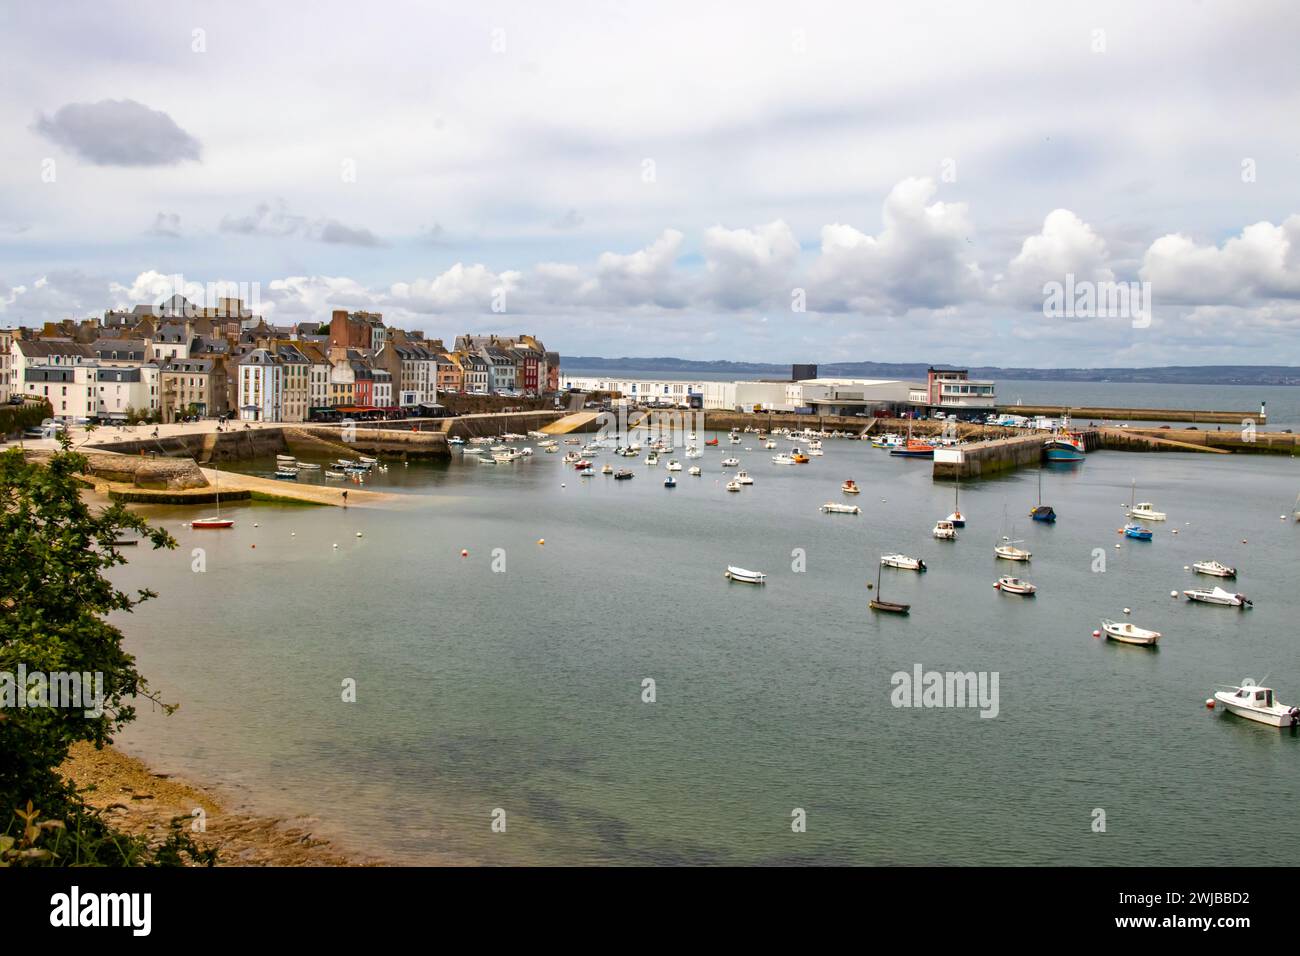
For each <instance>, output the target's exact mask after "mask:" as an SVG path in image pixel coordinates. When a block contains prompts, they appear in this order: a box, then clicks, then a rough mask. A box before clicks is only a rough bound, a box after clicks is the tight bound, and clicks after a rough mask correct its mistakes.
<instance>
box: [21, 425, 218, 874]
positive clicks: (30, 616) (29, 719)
mask: <svg viewBox="0 0 1300 956" xmlns="http://www.w3.org/2000/svg"><path fill="white" fill-rule="evenodd" d="M60 442H61V444H62V450H61V451H59V452H56V453H55V454H54V455H53V456H51V457H50V458H49V459H48V460H47V461H45V462H44V463H43V464H39V465H38V464H34V463H31V462H28V461H27V460H26V458H25V457H24V456H23V453H22V451H21V450H19V449H10V450H8V451H5V452H2V453H0V672H4V673H5V674H7V675H17V673H18V672H19V667H20V665H21V666H22V667H23V668H25V670H26V672H27V673H28V674H33V673H41V674H47V675H48V674H56V673H74V672H75V673H79V674H82V673H86V674H92V675H102V678H103V685H102V695H103V704H102V706H103V711H102V713H101V714H100V715H99V716H86V713H85V711H86V708H85V707H76V708H70V707H57V706H25V707H14V706H12V705H11V704H10V702H6V706H4V707H3V708H0V754H3V758H4V759H2V760H0V821H5V822H3V823H0V864H5V865H11V864H19V865H22V864H29V865H30V864H35V865H47V866H48V865H54V866H60V865H63V866H66V865H73V864H77V865H87V864H92V865H93V864H103V865H144V864H150V863H167V862H171V861H172V859H173V857H177V856H178V854H180V853H181V852H189V853H190V855H191V858H193V859H195V860H198V861H206V860H205V858H204V857H203V856H202V851H199V850H198V849H197V848H196V847H195V846H194V845H193V844H192V843H191V842H189V838H188V836H187V835H184V834H181V833H180V832H179V830H175V831H174V832H173V839H172V840H169V842H168V844H167V845H165V849H167V853H166V854H163V853H162V851H161V850H160V851H159V852H158V853H150V852H149V851H148V850H147V848H146V846H145V844H144V843H143V842H142V841H140V840H139V839H136V838H132V837H128V836H125V835H123V834H119V833H115V832H114V831H113V830H112V828H111V827H110V826H109V825H108V824H107V823H106V822H105V821H104V820H103V819H102V818H101V817H100V814H99V813H98V812H97V811H95V810H94V809H92V808H90V807H89V806H87V805H86V803H85V802H84V801H83V800H82V798H81V797H80V795H79V794H78V793H77V792H76V791H75V789H74V788H73V787H72V786H71V785H70V784H69V783H68V782H67V781H66V780H65V779H64V778H63V777H62V776H60V774H59V773H58V768H59V766H60V765H61V764H62V763H63V761H64V760H65V759H66V758H67V756H68V750H69V748H70V747H71V745H72V744H73V743H75V742H77V741H90V742H91V743H93V744H94V745H95V746H96V747H102V746H103V745H104V744H106V743H111V742H112V738H113V734H114V733H116V732H117V731H118V730H120V729H121V728H122V727H124V726H125V725H126V724H128V723H130V722H131V721H132V720H134V719H135V709H134V707H133V706H132V705H131V703H130V701H131V700H132V699H133V698H143V699H148V700H153V701H155V702H157V703H159V704H160V705H162V706H163V707H164V708H166V709H167V710H168V711H169V712H170V711H171V710H174V709H175V708H174V707H171V706H170V705H166V704H163V703H162V701H159V700H158V698H157V697H156V695H154V694H153V693H151V692H150V690H149V688H148V685H147V684H146V682H145V680H144V678H143V677H142V676H141V675H140V673H139V672H138V671H137V670H136V666H135V658H133V657H132V656H131V655H130V654H128V653H127V652H126V651H125V650H124V649H123V647H122V632H121V631H119V630H118V629H117V628H115V627H113V626H111V625H110V624H109V623H108V622H107V621H106V620H105V619H104V618H105V616H106V615H107V614H109V613H110V612H112V611H129V610H131V609H132V608H133V607H135V606H136V605H137V604H140V603H141V602H143V601H146V600H148V599H149V598H151V597H155V596H156V595H155V594H154V593H153V592H152V591H149V590H140V591H138V592H136V594H134V595H131V594H128V593H126V592H124V591H120V590H118V589H117V588H115V587H114V586H113V584H112V582H110V581H109V580H108V578H107V577H105V576H104V572H105V571H107V570H108V569H110V568H113V567H115V566H117V565H120V564H125V563H126V559H125V558H124V557H123V556H122V554H121V553H120V551H119V550H118V548H117V547H116V546H115V545H114V542H115V541H117V540H118V539H120V538H121V537H122V535H123V533H124V532H134V533H135V534H138V535H141V536H143V537H146V538H147V539H148V540H149V541H151V542H152V543H153V546H154V547H155V548H174V547H175V546H176V541H175V540H174V539H173V538H172V537H171V535H169V534H168V533H167V532H166V531H164V530H162V529H161V528H152V527H150V526H149V525H148V524H147V523H146V522H145V520H144V519H143V518H141V517H140V516H138V515H136V514H133V513H132V512H130V511H129V510H127V508H126V507H125V506H123V505H122V504H119V503H114V504H111V505H108V506H106V507H103V508H97V509H95V510H92V508H91V507H90V505H88V504H87V503H86V502H85V501H84V500H83V499H82V497H81V494H80V488H79V486H78V483H77V481H76V475H78V474H79V473H82V472H84V471H86V470H87V467H88V465H87V462H86V459H85V457H84V456H82V455H79V454H76V453H75V452H72V451H70V450H69V447H70V444H71V441H70V439H69V438H67V436H63V437H62V438H61V439H60ZM14 683H15V681H14V677H13V676H11V677H10V685H11V686H10V689H11V692H12V691H13V684H14ZM26 691H27V688H26V687H22V688H18V690H17V692H18V693H26ZM51 703H53V702H51ZM83 703H84V702H83ZM91 709H94V708H91ZM24 808H25V809H24Z"/></svg>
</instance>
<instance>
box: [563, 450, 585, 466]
mask: <svg viewBox="0 0 1300 956" xmlns="http://www.w3.org/2000/svg"><path fill="white" fill-rule="evenodd" d="M580 461H582V456H581V455H579V454H578V453H577V452H576V451H571V452H569V453H568V454H567V455H565V456H564V463H565V464H566V465H576V464H577V463H578V462H580Z"/></svg>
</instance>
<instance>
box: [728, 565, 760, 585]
mask: <svg viewBox="0 0 1300 956" xmlns="http://www.w3.org/2000/svg"><path fill="white" fill-rule="evenodd" d="M724 577H726V579H727V580H728V581H739V582H740V583H741V584H764V583H766V582H767V575H766V574H764V573H763V572H762V571H746V570H745V569H744V568H737V567H734V566H732V565H727V571H726V574H725V575H724Z"/></svg>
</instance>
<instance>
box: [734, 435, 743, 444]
mask: <svg viewBox="0 0 1300 956" xmlns="http://www.w3.org/2000/svg"><path fill="white" fill-rule="evenodd" d="M741 441H742V439H741V437H740V436H739V435H732V436H731V443H732V444H733V445H739V444H740V443H741Z"/></svg>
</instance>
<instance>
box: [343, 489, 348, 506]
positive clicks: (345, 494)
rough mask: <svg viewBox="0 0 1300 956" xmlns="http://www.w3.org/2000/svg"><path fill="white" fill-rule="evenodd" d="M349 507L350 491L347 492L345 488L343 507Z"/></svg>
mask: <svg viewBox="0 0 1300 956" xmlns="http://www.w3.org/2000/svg"><path fill="white" fill-rule="evenodd" d="M347 506H348V491H347V489H346V488H344V489H343V507H344V508H346V507H347Z"/></svg>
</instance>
